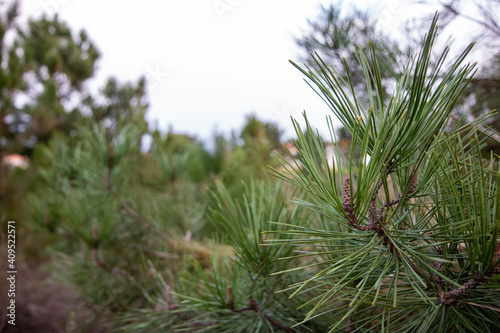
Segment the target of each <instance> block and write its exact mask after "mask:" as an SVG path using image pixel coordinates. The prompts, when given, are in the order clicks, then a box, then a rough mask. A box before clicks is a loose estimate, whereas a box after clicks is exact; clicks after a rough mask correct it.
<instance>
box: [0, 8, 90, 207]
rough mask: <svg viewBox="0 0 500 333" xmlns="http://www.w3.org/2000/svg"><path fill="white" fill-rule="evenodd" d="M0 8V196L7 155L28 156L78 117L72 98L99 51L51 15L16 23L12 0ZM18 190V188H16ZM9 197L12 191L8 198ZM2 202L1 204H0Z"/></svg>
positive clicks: (75, 97)
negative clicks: (74, 34)
mask: <svg viewBox="0 0 500 333" xmlns="http://www.w3.org/2000/svg"><path fill="white" fill-rule="evenodd" d="M2 5H3V6H2V7H3V8H2V10H0V63H1V67H0V199H1V198H4V197H5V172H6V170H5V167H4V165H3V157H4V156H6V155H8V154H14V153H17V154H24V155H30V154H31V152H32V150H33V148H34V146H35V144H36V143H39V142H47V141H48V139H49V138H50V137H51V136H52V134H53V133H54V130H56V129H57V130H60V131H62V132H64V133H66V134H70V133H71V132H72V131H73V130H74V123H75V120H76V119H78V118H80V117H81V110H79V109H78V107H77V105H78V104H77V101H78V99H79V98H80V97H81V96H82V94H83V93H84V89H83V88H84V87H83V83H84V82H85V81H86V80H87V79H89V78H90V77H92V76H93V74H94V68H95V61H96V60H97V59H98V58H99V52H98V51H97V49H96V48H95V46H94V44H93V43H92V42H91V41H90V40H89V39H88V37H87V35H86V33H85V32H84V31H81V32H80V34H79V36H77V37H75V36H73V35H72V33H71V31H70V29H69V28H68V26H67V25H66V24H65V23H63V22H61V21H60V20H59V19H58V17H57V16H55V17H54V18H53V19H47V18H46V17H42V18H41V19H40V20H33V19H31V20H29V21H28V24H27V27H25V28H20V27H18V26H17V24H16V18H17V16H18V6H19V3H18V1H11V2H8V3H3V4H2ZM19 188H22V187H19ZM14 197H15V195H14V193H11V195H10V196H9V198H10V199H13V198H14ZM2 205H3V203H2Z"/></svg>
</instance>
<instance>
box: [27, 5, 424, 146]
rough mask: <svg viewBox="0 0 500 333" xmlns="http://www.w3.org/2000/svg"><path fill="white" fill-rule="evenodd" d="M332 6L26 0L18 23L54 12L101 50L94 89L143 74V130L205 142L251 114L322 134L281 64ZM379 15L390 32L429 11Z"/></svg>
mask: <svg viewBox="0 0 500 333" xmlns="http://www.w3.org/2000/svg"><path fill="white" fill-rule="evenodd" d="M330 2H331V1H319V0H314V1H290V0H273V1H265V0H143V1H133V0H130V1H124V0H121V1H118V0H116V1H102V0H24V1H22V17H24V18H26V17H28V16H31V17H33V16H34V17H38V16H40V15H42V14H44V13H45V14H48V15H50V16H51V15H53V14H54V13H56V12H57V13H58V15H59V16H60V17H61V18H62V19H63V20H64V21H66V22H67V23H68V24H69V26H70V27H71V28H72V29H73V31H74V32H75V33H76V32H77V31H79V30H80V29H82V28H83V29H85V30H86V31H87V32H88V35H89V37H90V38H91V39H92V40H93V41H94V42H95V44H96V45H97V47H98V49H99V50H100V51H101V53H102V57H101V59H100V60H99V62H98V71H97V76H96V79H95V80H93V83H92V87H94V88H96V87H102V85H103V83H104V82H105V80H106V78H108V77H109V76H111V75H113V76H116V77H117V78H118V79H119V80H120V81H127V80H136V79H137V78H138V77H140V76H141V75H145V76H146V78H147V79H148V84H149V100H150V109H149V111H148V114H147V118H148V120H149V122H150V124H151V126H156V125H155V124H157V126H159V127H160V128H161V129H163V130H167V129H168V128H173V130H174V131H175V132H178V133H187V134H191V135H195V136H197V137H198V138H200V139H207V138H209V137H210V136H211V135H212V133H213V131H214V129H215V128H217V129H218V130H219V131H222V132H224V133H229V131H230V130H232V129H238V128H241V126H242V124H243V122H244V117H245V115H247V114H250V113H254V114H256V115H258V116H259V117H260V118H261V119H264V120H271V121H275V122H276V123H278V125H279V126H280V127H281V128H282V129H284V130H285V131H286V132H285V137H288V136H291V135H292V126H291V123H290V121H289V116H290V115H293V116H295V117H300V114H301V112H302V111H303V110H306V112H307V114H308V117H309V118H310V119H311V121H312V122H313V124H314V126H316V127H319V128H320V130H321V131H322V132H323V133H327V132H326V128H327V127H326V122H325V120H324V117H325V115H327V114H330V111H329V110H328V109H327V107H326V106H325V105H324V104H323V102H322V101H321V100H320V98H319V97H318V96H317V95H316V94H315V93H314V92H313V91H312V90H311V89H310V88H309V87H308V86H307V85H306V84H305V82H304V81H303V77H302V75H301V74H300V73H299V72H298V70H296V69H295V68H294V67H293V66H292V65H291V64H290V63H289V62H288V60H289V59H292V60H298V58H299V56H300V55H301V54H302V53H301V50H299V49H298V48H297V47H296V46H295V43H294V40H293V37H294V36H300V32H301V31H303V30H304V29H306V28H307V23H306V21H307V19H308V18H309V19H311V18H314V17H316V16H317V15H318V13H319V5H320V4H321V3H323V4H328V3H330ZM347 3H349V1H344V4H347ZM365 3H369V2H368V1H356V4H357V5H358V6H360V5H361V6H363V5H364V4H365ZM371 3H372V4H373V2H371ZM378 10H379V13H380V15H381V16H380V17H381V22H382V23H381V25H382V28H384V29H389V30H391V29H392V30H397V29H399V27H400V25H401V23H402V18H407V17H409V15H410V16H411V15H418V14H419V11H420V12H424V11H427V12H429V8H422V6H420V7H418V8H417V7H416V6H415V5H411V4H410V1H404V0H403V1H395V0H389V1H381V2H380V4H379V5H378ZM431 12H432V9H431Z"/></svg>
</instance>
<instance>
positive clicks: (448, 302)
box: [274, 18, 500, 332]
mask: <svg viewBox="0 0 500 333" xmlns="http://www.w3.org/2000/svg"><path fill="white" fill-rule="evenodd" d="M436 20H437V19H436V18H435V19H434V21H433V24H432V26H431V29H430V31H429V33H428V35H427V36H426V38H425V39H424V41H423V43H422V45H423V46H422V49H421V51H420V53H419V55H418V56H417V57H416V58H411V60H410V62H409V64H408V65H407V67H406V70H405V72H404V74H403V76H402V77H401V78H400V79H399V80H398V84H397V86H396V89H395V91H394V93H393V94H392V96H391V98H390V99H388V100H387V99H386V98H385V94H384V91H383V89H382V85H381V77H380V72H379V70H378V68H377V67H376V66H375V67H374V68H372V67H370V66H369V64H368V61H367V59H366V58H365V56H364V55H363V53H362V52H360V54H359V57H358V59H359V61H360V64H361V67H362V68H363V70H364V73H365V76H366V77H367V79H366V88H367V94H368V96H369V99H370V104H371V105H370V106H369V107H367V106H364V105H363V103H362V102H361V101H359V100H358V99H357V98H356V92H355V91H354V89H353V84H352V82H351V81H350V79H349V76H348V79H347V80H344V79H342V77H341V75H339V74H338V73H337V72H336V71H335V70H334V69H331V68H330V67H328V66H327V65H326V64H325V63H324V62H322V60H321V58H319V57H318V56H316V57H315V58H314V59H316V67H317V69H316V70H310V69H307V68H306V69H302V68H300V67H299V69H300V70H301V71H302V72H303V73H304V74H305V75H306V77H307V78H308V79H309V80H310V82H311V85H312V86H315V87H316V91H317V92H318V94H319V95H320V96H322V97H323V99H324V100H325V102H327V103H328V104H329V106H330V107H331V109H332V111H333V112H334V114H335V115H336V116H337V117H338V118H339V119H340V120H341V122H342V123H343V125H344V127H345V128H346V129H347V130H348V131H349V132H350V133H351V135H352V137H353V140H352V149H354V148H355V147H356V146H360V151H361V152H362V156H363V155H364V156H367V155H369V156H371V159H370V160H369V162H368V163H365V162H364V161H361V162H359V163H356V162H355V161H353V160H352V158H351V159H350V160H347V159H346V158H342V156H340V155H341V152H340V150H339V149H338V146H334V147H335V150H336V153H337V154H338V155H339V158H338V159H337V160H339V161H343V162H341V163H340V164H342V163H346V165H345V166H346V168H345V169H346V170H348V171H347V172H346V174H345V173H344V172H342V170H344V169H343V168H341V165H339V166H337V170H339V173H337V172H332V171H330V170H328V168H327V167H325V165H326V160H325V159H322V160H318V158H317V157H316V156H317V152H319V151H321V149H322V143H321V139H320V138H319V137H318V136H316V137H314V136H313V137H312V138H311V136H310V135H309V138H308V137H306V136H305V135H304V134H303V133H302V131H301V130H300V128H299V125H298V123H297V122H295V126H296V129H297V135H298V137H299V138H298V141H299V142H300V143H301V146H302V147H304V148H303V150H302V151H300V155H301V158H302V161H303V163H302V164H303V169H299V168H293V166H291V165H289V164H288V165H287V164H286V162H285V160H284V158H279V160H281V161H282V162H281V163H282V165H283V166H284V168H285V170H284V171H276V170H275V171H274V174H275V175H277V176H278V177H280V178H283V179H285V180H287V181H288V182H290V183H292V184H295V185H296V186H298V187H299V188H300V189H302V190H303V191H305V192H306V193H307V194H308V197H307V198H306V200H305V201H301V203H302V204H303V205H304V206H306V207H310V208H312V209H314V210H317V211H318V212H320V213H321V214H324V215H325V216H326V217H327V218H328V219H329V221H330V223H331V225H330V226H329V227H328V228H324V229H320V230H318V229H317V228H309V227H304V226H303V225H293V224H287V225H288V227H289V229H288V230H287V231H286V232H287V233H289V232H294V233H295V234H297V235H298V236H300V237H299V239H298V240H297V241H295V242H289V243H288V244H289V245H296V246H302V245H303V244H309V245H310V246H311V247H313V248H317V249H320V248H326V249H328V250H326V251H324V252H319V251H311V253H310V257H311V258H313V259H314V260H315V261H316V262H318V270H317V271H313V272H310V273H309V274H308V277H307V278H305V279H303V280H301V281H297V282H296V283H294V284H293V285H292V286H291V287H290V288H289V290H290V291H293V293H292V296H295V295H299V294H302V293H306V294H309V295H311V296H310V301H309V304H310V305H311V306H312V309H311V310H310V311H309V312H308V313H307V315H306V316H305V318H304V321H303V322H305V323H307V321H308V320H310V319H312V318H314V317H315V316H316V315H319V314H323V315H325V314H328V316H329V317H330V318H331V319H333V318H336V319H335V320H334V322H333V324H332V326H331V328H330V331H332V332H333V331H339V330H347V331H349V332H353V331H360V332H364V331H373V330H375V331H384V332H385V331H387V332H388V331H398V332H400V331H405V332H406V331H411V332H447V331H453V330H459V331H462V332H465V331H467V332H470V331H474V332H494V331H496V330H498V328H499V327H500V326H499V324H498V322H499V319H500V317H499V315H498V311H499V309H500V303H499V302H498V296H499V295H498V292H497V290H498V276H497V273H498V266H497V265H498V258H499V255H498V253H499V252H500V251H498V250H497V249H498V247H497V237H498V228H499V223H500V216H499V210H498V207H499V205H500V201H499V200H500V195H499V192H498V178H499V177H500V173H499V171H498V161H497V160H496V159H495V158H494V156H493V155H492V156H490V157H491V159H490V160H489V161H483V160H482V158H481V155H480V151H481V149H482V148H483V147H484V139H481V138H480V137H481V136H480V133H478V122H479V121H484V119H485V118H480V119H479V121H478V122H475V123H470V124H463V123H459V124H458V125H457V126H455V127H454V128H453V129H452V130H451V131H450V132H446V131H445V130H446V126H447V125H448V122H449V121H450V114H451V110H452V107H453V106H454V104H455V103H456V100H457V98H458V96H459V94H460V92H461V91H462V90H463V89H464V82H465V83H466V82H467V81H468V79H469V78H470V75H471V73H472V71H473V65H465V66H463V67H460V65H461V62H462V61H463V58H464V57H465V55H466V54H467V52H468V51H469V49H470V48H468V49H467V50H466V51H465V52H464V53H463V54H462V55H461V56H460V57H459V58H458V59H457V60H456V61H454V62H453V64H452V65H451V66H450V67H449V68H448V69H447V70H446V71H445V72H444V73H443V74H439V71H440V70H441V67H442V64H443V62H444V59H445V56H446V53H447V51H446V50H445V52H444V53H443V55H442V56H441V57H440V58H439V59H440V61H438V63H437V65H436V66H434V67H430V61H429V59H430V56H431V49H432V45H433V43H434V39H435V36H436V31H437V29H436ZM374 51H375V50H374V49H372V52H374ZM371 59H372V61H373V63H376V57H375V56H373V55H372V56H371ZM345 70H346V72H347V73H349V72H348V69H347V66H346V67H345ZM306 122H307V119H306ZM307 127H308V128H307V130H308V132H310V127H309V125H308V124H307ZM332 132H333V131H332ZM333 135H334V134H333V133H332V136H333ZM278 244H279V246H282V245H283V244H282V243H280V242H278ZM306 268H307V266H303V267H297V268H296V269H299V270H306ZM283 272H284V273H285V272H287V271H286V270H284V271H283ZM318 291H319V295H317V296H315V295H316V293H318Z"/></svg>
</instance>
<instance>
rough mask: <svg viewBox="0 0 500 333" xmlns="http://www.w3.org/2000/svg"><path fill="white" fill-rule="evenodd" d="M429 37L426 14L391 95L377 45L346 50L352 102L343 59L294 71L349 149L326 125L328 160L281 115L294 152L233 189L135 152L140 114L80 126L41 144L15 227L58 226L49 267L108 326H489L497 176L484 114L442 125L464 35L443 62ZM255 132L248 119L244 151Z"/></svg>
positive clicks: (167, 146) (319, 144) (258, 128)
mask: <svg viewBox="0 0 500 333" xmlns="http://www.w3.org/2000/svg"><path fill="white" fill-rule="evenodd" d="M436 36H437V18H434V20H433V22H432V26H431V29H430V30H429V32H428V34H427V35H426V37H425V38H424V39H423V41H422V48H421V50H420V52H419V53H418V54H416V55H413V56H411V57H410V60H409V62H408V63H407V65H406V66H405V67H404V70H403V71H402V74H401V76H400V77H398V78H397V84H396V85H395V90H394V92H393V93H392V94H389V93H388V92H387V91H386V90H385V89H384V87H383V85H382V80H383V77H382V75H381V71H380V68H379V67H378V65H377V64H378V61H377V59H378V58H377V56H376V52H377V49H376V48H375V47H370V48H369V49H368V50H365V51H367V52H365V51H363V50H358V52H357V53H356V54H357V60H358V61H359V68H361V69H362V73H363V76H364V77H365V81H364V85H365V89H366V93H365V94H366V96H367V99H358V97H357V94H358V90H359V87H360V85H357V86H356V87H355V86H354V83H353V81H352V80H351V77H350V75H349V68H348V66H347V64H346V63H345V62H344V68H342V71H343V73H344V74H339V73H340V71H341V70H340V69H338V68H334V67H330V66H329V65H328V64H327V63H326V62H325V61H323V60H322V58H321V57H319V56H318V55H315V56H314V58H313V60H314V61H315V65H314V66H312V67H310V68H309V67H307V66H305V67H301V66H299V65H296V64H295V66H296V67H297V68H298V69H299V70H300V71H301V72H302V73H303V74H304V75H305V76H306V79H307V81H308V83H309V85H310V86H311V87H313V88H314V89H315V90H316V92H317V93H318V94H319V95H320V96H321V97H322V98H323V99H324V101H325V102H326V103H327V104H328V105H329V106H330V108H331V109H332V111H333V113H334V115H335V116H336V117H338V118H339V119H340V121H341V122H342V125H343V126H344V128H345V129H346V130H347V131H348V132H349V135H350V136H351V137H352V141H351V154H350V155H349V157H347V156H346V155H345V154H344V153H343V151H342V149H340V147H339V146H338V145H337V144H336V141H337V140H336V138H335V131H334V129H333V126H332V122H331V120H330V121H329V124H330V129H331V140H332V142H334V152H335V155H336V156H335V158H334V160H333V164H334V168H333V169H331V168H330V167H329V163H328V162H329V161H327V160H326V157H325V154H324V140H323V138H322V137H320V136H319V134H317V132H315V131H314V130H313V129H312V128H311V126H310V124H309V123H308V121H307V118H305V123H306V125H305V128H304V129H302V128H301V126H300V124H299V122H298V121H297V120H293V125H294V126H295V129H296V133H297V140H296V141H295V145H296V146H297V147H299V148H300V149H299V152H298V157H297V158H294V157H293V156H292V159H291V162H287V161H289V160H287V159H285V158H284V157H283V156H282V155H279V154H277V155H276V160H277V162H278V163H279V164H278V166H276V167H274V168H271V169H270V173H271V174H272V175H274V176H276V177H275V178H267V177H259V178H260V180H251V179H250V180H247V181H246V182H245V183H244V184H243V185H242V188H243V191H235V192H233V191H232V190H231V187H232V185H233V184H234V183H232V182H226V184H224V179H223V178H222V177H220V174H222V173H223V172H224V163H218V165H219V168H220V169H222V171H221V172H220V174H215V175H214V177H213V178H212V177H208V176H201V177H199V176H197V175H199V174H202V175H206V174H207V173H206V172H208V171H207V170H208V169H203V167H200V166H193V165H192V164H199V163H203V159H201V158H199V159H196V158H194V155H196V154H198V152H199V149H200V146H197V143H196V142H195V141H194V140H192V139H190V138H187V137H185V136H175V135H172V134H170V135H168V136H167V138H162V137H161V135H159V134H157V135H155V137H154V142H153V145H152V148H151V150H150V151H149V152H148V154H143V153H141V151H140V142H141V136H142V133H144V123H143V119H142V118H141V116H138V117H137V118H134V119H135V121H132V122H126V121H125V119H119V120H118V121H116V123H114V125H113V126H112V127H109V126H107V125H106V122H105V121H104V118H101V119H99V120H98V119H96V118H89V119H85V120H84V121H82V122H80V125H79V126H78V127H77V131H78V133H79V137H80V139H81V141H79V142H77V143H76V144H75V145H71V144H69V143H68V142H67V141H65V140H58V138H57V137H56V138H54V139H53V140H51V141H50V142H49V144H48V145H47V146H46V147H45V148H44V149H43V152H41V154H45V155H46V156H47V159H48V160H50V166H49V167H47V168H44V169H43V170H40V175H41V177H42V179H43V180H44V186H40V187H39V188H40V192H39V193H38V194H37V195H35V196H33V197H32V198H31V201H30V207H31V208H32V209H31V217H32V220H33V221H34V222H35V223H37V224H38V226H39V227H40V228H42V229H45V230H48V231H50V232H52V233H54V234H56V235H59V236H61V237H60V242H59V243H57V244H56V246H54V247H53V248H54V250H52V251H53V253H54V255H55V258H56V261H55V265H57V266H58V267H59V269H57V270H54V271H57V272H60V277H61V278H62V279H63V280H64V281H66V282H68V283H70V284H71V285H72V286H74V287H75V288H77V289H78V290H79V291H80V292H81V294H82V295H83V296H84V297H85V299H86V300H87V302H88V304H89V306H90V307H92V308H93V309H94V311H95V312H96V313H106V314H107V315H108V316H109V317H110V321H112V322H113V326H114V328H115V329H116V330H121V331H124V332H344V331H345V332H375V331H376V332H379V331H380V332H454V331H460V332H496V331H498V329H499V328H500V324H499V323H500V320H499V319H500V315H499V312H500V301H499V299H500V298H499V296H500V295H499V290H500V288H499V287H500V284H499V283H500V282H499V276H500V275H499V272H500V265H499V264H500V250H499V249H500V246H499V245H498V242H497V239H498V229H499V227H500V193H499V191H498V180H499V178H500V172H499V169H498V156H496V155H494V154H491V155H490V156H489V159H484V158H483V157H482V155H481V150H482V149H483V148H484V145H485V140H486V138H487V136H486V135H484V133H482V132H481V129H482V127H481V124H482V123H483V122H485V121H487V120H488V119H489V117H491V116H492V113H488V114H486V115H483V116H480V117H478V118H477V119H475V121H474V122H471V123H468V122H466V119H465V118H463V119H462V120H461V121H459V122H456V123H454V125H453V126H451V125H450V124H451V122H450V119H451V113H452V111H453V108H454V107H455V106H456V104H457V100H458V98H459V97H460V94H461V93H462V91H463V90H464V89H465V87H466V84H467V82H469V81H470V80H471V77H472V75H473V74H474V69H475V65H474V64H472V65H471V64H465V65H463V64H462V63H463V61H464V58H465V57H466V55H467V54H468V52H469V51H470V49H471V47H472V45H471V46H469V47H468V48H467V49H466V50H465V51H464V52H463V53H462V54H461V55H460V56H459V57H458V58H457V59H456V60H455V61H453V62H452V63H451V65H450V66H448V67H447V68H446V69H445V68H444V67H445V65H444V64H445V59H446V55H447V53H448V49H445V50H444V52H443V53H442V54H441V55H440V56H438V59H439V60H438V61H437V62H431V61H430V59H431V57H432V56H433V54H432V52H431V51H432V48H433V44H434V42H435V39H436ZM126 90H127V89H126ZM366 100H368V102H366ZM139 104H140V103H139ZM139 104H138V105H136V106H135V107H133V108H132V110H131V111H132V114H135V115H141V112H139V111H140V109H141V105H142V104H141V105H139ZM110 105H115V104H113V103H111V104H110ZM99 110H106V108H105V107H104V108H101V109H99ZM103 114H104V113H103ZM264 129H266V126H262V125H261V124H259V123H258V122H256V121H255V122H250V123H249V124H248V127H246V128H245V131H243V135H242V137H243V138H244V139H246V140H247V141H246V143H244V144H243V145H245V144H247V146H246V149H251V148H250V147H253V146H258V147H261V146H260V144H261V143H262V142H264V143H265V142H266V138H264V139H262V141H259V139H258V138H259V135H258V134H256V133H258V132H259V133H260V132H265V130H264ZM267 130H271V131H270V133H268V134H272V133H275V132H274V131H272V128H271V127H269V128H267ZM272 138H273V136H272V135H270V136H269V137H267V139H272ZM259 142H260V143H259ZM235 150H237V149H235ZM354 151H356V152H357V153H356V154H357V156H359V160H358V159H354V157H353V156H354V154H352V152H354ZM232 153H233V151H230V152H229V153H228V154H229V155H230V154H232ZM250 153H252V154H253V153H255V154H254V155H252V154H250V155H249V156H258V152H250ZM215 155H217V156H219V155H220V156H223V155H224V154H219V153H217V152H216V153H214V156H215ZM368 157H370V158H369V159H368ZM241 161H243V162H244V163H248V162H249V161H248V160H245V159H242V160H241ZM299 161H300V162H299ZM237 166H238V165H237ZM199 170H202V172H199ZM203 170H204V171H203ZM240 175H241V174H240ZM249 178H250V177H249ZM255 178H257V177H255ZM212 180H215V182H212ZM207 193H208V194H207ZM207 196H208V197H207ZM292 198H293V200H292ZM205 213H207V215H205ZM206 226H208V228H206ZM212 231H216V233H215V234H214V235H213V236H212V235H211V234H209V232H212ZM207 236H212V237H211V239H210V240H209V239H207Z"/></svg>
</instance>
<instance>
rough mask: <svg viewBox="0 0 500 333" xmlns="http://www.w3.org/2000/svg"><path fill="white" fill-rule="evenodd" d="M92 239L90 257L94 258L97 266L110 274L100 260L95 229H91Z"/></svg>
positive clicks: (97, 236) (94, 227)
mask: <svg viewBox="0 0 500 333" xmlns="http://www.w3.org/2000/svg"><path fill="white" fill-rule="evenodd" d="M92 238H93V240H94V244H93V246H92V250H91V251H92V257H93V258H94V260H95V262H96V263H97V266H99V267H100V268H102V269H104V270H105V271H107V272H111V270H110V269H109V267H108V266H107V265H106V264H105V263H104V262H103V261H102V260H101V256H100V255H99V235H98V233H97V227H96V226H93V227H92Z"/></svg>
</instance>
